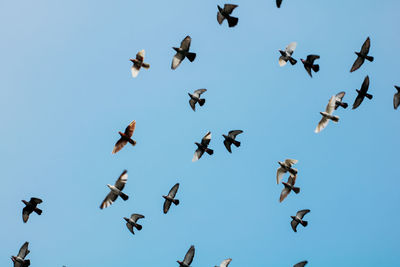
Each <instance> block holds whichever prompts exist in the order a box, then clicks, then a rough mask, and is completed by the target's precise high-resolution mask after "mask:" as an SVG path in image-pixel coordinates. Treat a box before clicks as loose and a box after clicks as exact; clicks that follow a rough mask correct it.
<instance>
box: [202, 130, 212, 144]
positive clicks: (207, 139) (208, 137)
mask: <svg viewBox="0 0 400 267" xmlns="http://www.w3.org/2000/svg"><path fill="white" fill-rule="evenodd" d="M210 141H211V132H208V133H206V135H205V136H204V137H203V139H201V144H202V145H203V146H208V144H210Z"/></svg>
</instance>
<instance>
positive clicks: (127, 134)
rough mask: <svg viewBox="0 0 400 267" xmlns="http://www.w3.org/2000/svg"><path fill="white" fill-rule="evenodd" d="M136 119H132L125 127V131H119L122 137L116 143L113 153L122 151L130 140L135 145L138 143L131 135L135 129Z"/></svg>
mask: <svg viewBox="0 0 400 267" xmlns="http://www.w3.org/2000/svg"><path fill="white" fill-rule="evenodd" d="M135 127H136V121H132V122H131V123H130V124H129V125H128V127H126V129H125V133H121V132H118V133H119V135H120V136H121V138H120V139H119V140H118V141H117V143H115V146H114V149H113V151H112V153H113V154H115V153H117V152H118V151H120V150H121V149H122V148H123V147H124V146H125V145H126V144H127V143H128V142H129V143H130V144H131V145H132V146H134V145H136V141H135V140H132V139H131V137H132V135H133V132H134V131H135Z"/></svg>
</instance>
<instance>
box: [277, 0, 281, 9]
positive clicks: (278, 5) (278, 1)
mask: <svg viewBox="0 0 400 267" xmlns="http://www.w3.org/2000/svg"><path fill="white" fill-rule="evenodd" d="M281 4H282V0H276V6H277V7H278V8H280V7H281Z"/></svg>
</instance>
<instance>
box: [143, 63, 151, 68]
mask: <svg viewBox="0 0 400 267" xmlns="http://www.w3.org/2000/svg"><path fill="white" fill-rule="evenodd" d="M142 67H143V68H145V69H150V64H149V63H142Z"/></svg>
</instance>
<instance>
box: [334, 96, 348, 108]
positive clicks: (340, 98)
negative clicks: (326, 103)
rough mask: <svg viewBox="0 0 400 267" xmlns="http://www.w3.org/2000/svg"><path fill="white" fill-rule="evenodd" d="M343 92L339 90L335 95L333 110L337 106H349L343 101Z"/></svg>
mask: <svg viewBox="0 0 400 267" xmlns="http://www.w3.org/2000/svg"><path fill="white" fill-rule="evenodd" d="M345 94H346V93H345V92H340V93H338V94H337V95H336V102H335V110H337V109H338V107H342V108H347V107H348V106H349V105H348V104H347V103H345V102H343V97H344V95H345Z"/></svg>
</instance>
